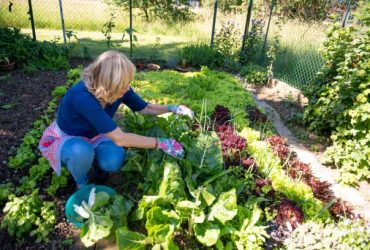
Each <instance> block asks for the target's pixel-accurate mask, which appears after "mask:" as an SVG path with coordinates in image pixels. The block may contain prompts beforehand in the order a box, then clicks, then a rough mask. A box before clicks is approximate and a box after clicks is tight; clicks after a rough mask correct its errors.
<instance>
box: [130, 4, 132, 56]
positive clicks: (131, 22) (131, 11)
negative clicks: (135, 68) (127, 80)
mask: <svg viewBox="0 0 370 250" xmlns="http://www.w3.org/2000/svg"><path fill="white" fill-rule="evenodd" d="M130 58H131V59H132V0H130Z"/></svg>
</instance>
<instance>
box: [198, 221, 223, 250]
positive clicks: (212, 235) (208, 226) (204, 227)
mask: <svg viewBox="0 0 370 250" xmlns="http://www.w3.org/2000/svg"><path fill="white" fill-rule="evenodd" d="M194 232H195V237H196V238H197V239H198V241H199V242H200V243H202V244H203V245H206V246H208V247H209V246H213V245H214V244H216V242H217V240H218V238H219V236H220V228H219V226H218V225H216V224H212V223H210V222H206V223H202V224H195V225H194Z"/></svg>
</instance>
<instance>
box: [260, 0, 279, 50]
mask: <svg viewBox="0 0 370 250" xmlns="http://www.w3.org/2000/svg"><path fill="white" fill-rule="evenodd" d="M275 3H276V0H272V2H271V7H270V16H269V21H268V24H267V30H266V34H265V41H264V42H263V47H262V52H261V56H263V53H264V52H265V49H266V43H267V36H268V33H269V29H270V23H271V17H272V13H273V11H274V7H275Z"/></svg>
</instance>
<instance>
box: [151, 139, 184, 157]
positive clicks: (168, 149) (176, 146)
mask: <svg viewBox="0 0 370 250" xmlns="http://www.w3.org/2000/svg"><path fill="white" fill-rule="evenodd" d="M157 148H158V149H160V150H162V151H163V152H165V153H166V154H169V155H171V156H173V157H176V158H182V157H183V156H184V149H183V148H182V145H181V144H180V143H178V142H177V141H176V140H174V139H166V138H157Z"/></svg>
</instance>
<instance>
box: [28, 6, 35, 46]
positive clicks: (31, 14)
mask: <svg viewBox="0 0 370 250" xmlns="http://www.w3.org/2000/svg"><path fill="white" fill-rule="evenodd" d="M28 8H29V9H28V13H27V14H29V15H30V18H29V20H30V21H31V28H32V37H33V40H34V41H36V30H35V22H34V20H33V11H32V1H31V0H28Z"/></svg>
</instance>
